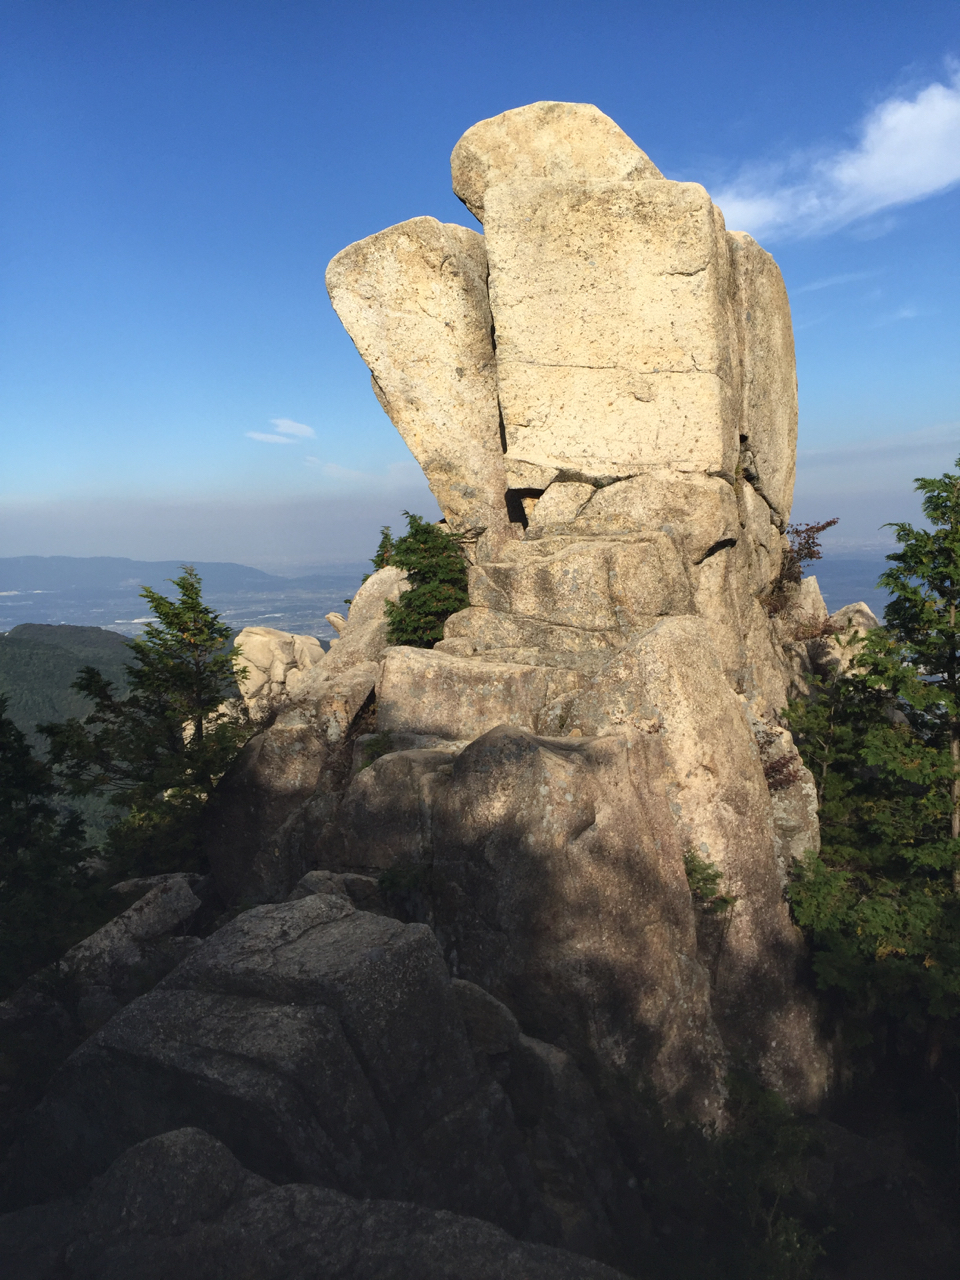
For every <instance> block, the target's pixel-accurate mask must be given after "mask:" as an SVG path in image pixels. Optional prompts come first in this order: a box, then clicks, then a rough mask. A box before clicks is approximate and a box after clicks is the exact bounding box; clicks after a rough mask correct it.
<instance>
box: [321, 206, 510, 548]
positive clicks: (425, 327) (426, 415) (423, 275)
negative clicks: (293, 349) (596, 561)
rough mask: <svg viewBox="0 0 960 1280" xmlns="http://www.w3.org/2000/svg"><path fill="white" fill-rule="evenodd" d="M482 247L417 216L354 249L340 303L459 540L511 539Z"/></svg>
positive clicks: (346, 259)
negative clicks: (479, 533)
mask: <svg viewBox="0 0 960 1280" xmlns="http://www.w3.org/2000/svg"><path fill="white" fill-rule="evenodd" d="M486 277H487V262H486V253H485V251H484V244H483V237H482V236H479V235H477V233H476V232H475V231H469V230H467V228H465V227H458V226H455V225H454V224H452V223H446V224H445V223H440V222H437V220H436V219H435V218H412V219H411V220H410V221H409V222H402V223H400V224H399V225H398V226H396V227H390V228H389V229H388V230H386V231H381V232H379V233H378V234H377V235H375V236H370V237H368V238H367V239H366V240H361V241H359V242H358V243H357V244H353V245H350V246H349V247H348V248H346V249H344V250H343V251H342V252H341V253H339V254H337V256H336V257H335V258H334V259H333V261H332V262H331V263H330V266H329V267H328V268H327V289H328V291H329V293H330V300H331V302H332V303H333V305H334V308H335V310H336V312H337V314H338V315H339V317H340V319H341V320H342V321H343V324H344V327H345V328H346V330H347V332H348V333H349V334H350V336H351V337H352V338H353V340H354V342H355V343H356V345H357V350H358V351H359V352H360V355H361V356H362V357H363V359H364V361H365V362H366V364H367V365H368V367H369V368H370V371H371V373H372V374H373V378H374V389H375V391H376V393H377V396H378V398H379V399H380V403H381V404H382V405H383V408H384V409H385V410H386V412H387V413H388V414H389V415H390V418H391V420H392V422H393V424H394V426H395V427H396V428H397V430H398V431H399V432H400V434H401V435H402V436H403V438H404V440H405V441H406V442H407V444H408V445H409V447H410V451H411V452H412V453H413V455H414V457H415V458H416V459H417V461H418V462H419V463H420V465H421V467H423V471H424V474H425V475H426V477H427V481H428V483H429V485H430V488H431V490H432V492H433V494H434V497H435V498H436V499H437V502H438V503H439V504H440V507H441V509H442V511H443V513H444V515H445V516H446V518H447V520H448V521H449V522H450V524H451V526H452V527H453V528H454V529H455V530H457V531H458V532H466V531H469V530H487V533H488V540H489V541H490V542H491V543H492V544H495V543H497V542H498V541H500V540H502V539H504V538H508V539H509V538H511V537H512V534H511V532H510V522H509V519H508V518H507V510H506V505H505V502H504V493H505V491H506V487H507V486H506V479H505V474H504V468H503V451H502V449H501V447H500V425H499V424H500V415H499V408H498V405H497V371H496V361H495V358H494V351H493V339H492V336H491V335H492V322H491V319H490V305H489V301H488V298H487V285H486Z"/></svg>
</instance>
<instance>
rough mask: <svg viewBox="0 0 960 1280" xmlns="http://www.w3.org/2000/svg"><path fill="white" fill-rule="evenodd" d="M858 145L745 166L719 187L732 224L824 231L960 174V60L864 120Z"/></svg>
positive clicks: (784, 231) (766, 233) (772, 231)
mask: <svg viewBox="0 0 960 1280" xmlns="http://www.w3.org/2000/svg"><path fill="white" fill-rule="evenodd" d="M858 134H859V140H858V142H857V144H856V146H854V147H851V148H848V149H846V150H840V151H835V152H833V153H832V154H828V155H825V156H824V155H820V156H819V157H811V156H810V155H809V154H807V155H798V156H792V157H790V159H789V160H788V161H787V162H785V163H784V164H782V165H776V166H767V167H765V168H763V169H760V168H753V169H748V170H745V171H744V172H743V173H742V174H741V175H740V177H739V178H737V179H736V181H734V182H732V183H731V184H730V185H729V186H728V187H727V188H726V189H724V190H722V191H718V192H716V194H715V197H714V198H715V200H716V203H717V204H718V205H719V206H720V208H721V209H722V210H723V212H724V216H725V218H726V222H727V226H728V227H731V228H742V229H744V230H746V231H749V232H750V233H751V234H752V235H755V236H759V237H764V238H766V239H775V238H777V237H781V238H787V237H797V236H807V235H822V234H825V233H827V232H830V231H836V230H837V229H838V228H840V227H843V226H846V225H847V224H849V223H851V222H856V221H857V220H858V219H862V218H868V217H870V216H871V215H873V214H877V213H879V212H881V211H882V210H884V209H891V208H894V207H896V206H897V205H904V204H911V203H913V202H914V201H916V200H923V199H925V198H926V197H927V196H931V195H935V194H937V193H938V192H940V191H945V190H946V189H947V188H948V187H951V186H953V185H954V184H955V183H957V182H960V68H958V67H956V66H952V67H951V76H950V78H949V80H948V81H947V83H940V82H939V81H935V82H934V83H932V84H928V85H926V86H925V87H924V88H923V89H920V90H919V91H918V92H917V93H916V94H915V95H914V97H912V98H904V97H898V96H893V97H890V98H887V99H886V100H885V101H883V102H881V103H880V104H879V105H878V106H876V107H874V109H873V110H872V111H870V112H869V113H868V114H867V116H866V117H865V118H864V119H863V120H862V121H861V123H860V125H859V128H858Z"/></svg>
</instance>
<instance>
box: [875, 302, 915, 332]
mask: <svg viewBox="0 0 960 1280" xmlns="http://www.w3.org/2000/svg"><path fill="white" fill-rule="evenodd" d="M920 314H921V312H920V310H919V309H918V308H917V307H898V309H897V310H896V311H891V312H890V314H889V315H885V316H878V317H877V319H876V320H874V322H873V324H872V325H871V326H870V327H871V328H872V329H879V328H881V327H882V326H883V325H887V324H896V323H897V321H898V320H916V318H917V316H918V315H920Z"/></svg>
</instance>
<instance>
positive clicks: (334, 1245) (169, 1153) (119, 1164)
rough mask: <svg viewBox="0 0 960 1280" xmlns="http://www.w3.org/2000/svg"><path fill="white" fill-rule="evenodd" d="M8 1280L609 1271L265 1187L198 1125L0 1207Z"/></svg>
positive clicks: (505, 1239)
mask: <svg viewBox="0 0 960 1280" xmlns="http://www.w3.org/2000/svg"><path fill="white" fill-rule="evenodd" d="M0 1264H2V1266H3V1273H4V1275H5V1276H6V1277H8V1280H81V1277H84V1278H85V1280H87V1278H89V1277H98V1278H100V1280H110V1278H113V1280H120V1278H121V1277H129V1276H137V1277H138V1280H169V1278H170V1277H172V1276H177V1277H179V1280H211V1277H220V1276H223V1277H227V1276H256V1277H257V1280H289V1277H290V1276H293V1275H311V1276H318V1277H319V1276H322V1277H324V1280H408V1277H410V1276H413V1275H416V1276H417V1277H418V1278H419V1280H449V1278H450V1277H451V1276H454V1275H456V1276H457V1277H460V1278H461V1280H617V1276H618V1275H619V1272H615V1271H612V1270H611V1269H610V1268H609V1267H605V1266H603V1265H602V1264H601V1263H598V1262H590V1261H588V1260H587V1259H585V1258H582V1257H574V1256H573V1255H571V1254H569V1253H565V1252H563V1251H562V1250H559V1249H552V1248H549V1247H547V1246H545V1245H538V1244H526V1243H520V1242H519V1241H517V1240H516V1239H514V1238H513V1237H511V1236H509V1235H508V1234H507V1233H506V1232H505V1231H502V1230H498V1229H497V1228H496V1227H494V1226H491V1225H490V1224H489V1223H487V1222H480V1221H478V1220H477V1219H476V1218H468V1217H463V1216H458V1215H456V1214H453V1213H447V1212H442V1211H432V1210H429V1209H423V1208H419V1207H417V1206H416V1205H413V1204H400V1203H396V1202H391V1201H385V1200H375V1199H369V1198H364V1199H362V1200H356V1199H352V1198H351V1197H349V1196H346V1195H343V1194H342V1193H341V1192H338V1191H334V1190H332V1189H330V1188H328V1187H323V1188H321V1187H315V1186H306V1185H297V1184H288V1185H286V1186H276V1185H274V1184H273V1183H271V1182H270V1181H269V1180H268V1179H266V1178H263V1177H260V1176H258V1175H257V1174H254V1173H251V1172H250V1171H249V1170H248V1169H245V1168H244V1167H243V1165H242V1164H241V1163H240V1162H239V1161H238V1160H237V1159H236V1157H235V1156H234V1155H233V1154H232V1153H231V1152H230V1150H229V1149H228V1148H227V1147H225V1146H224V1145H223V1144H222V1143H220V1142H218V1141H217V1140H216V1139H215V1138H213V1137H211V1136H210V1135H209V1134H207V1133H205V1132H204V1131H203V1130H201V1129H195V1128H180V1129H174V1130H171V1131H169V1132H165V1133H162V1134H160V1135H158V1136H157V1137H153V1138H148V1139H147V1140H146V1141H144V1142H141V1143H139V1144H138V1145H136V1146H134V1147H131V1148H130V1150H128V1151H126V1152H125V1153H124V1154H123V1155H122V1156H120V1157H119V1158H118V1159H117V1160H116V1161H115V1162H114V1163H113V1164H112V1165H111V1166H110V1168H109V1169H108V1170H107V1171H106V1172H105V1173H104V1174H103V1175H102V1176H101V1177H99V1178H97V1179H96V1180H95V1181H94V1182H92V1183H91V1184H90V1186H89V1187H87V1188H85V1189H84V1190H83V1191H82V1192H81V1193H80V1194H78V1195H77V1196H76V1197H74V1198H72V1199H68V1200H57V1201H54V1202H53V1203H51V1204H48V1205H44V1206H42V1207H38V1208H31V1209H26V1210H22V1211H21V1212H19V1213H13V1214H10V1215H8V1216H7V1217H5V1218H0Z"/></svg>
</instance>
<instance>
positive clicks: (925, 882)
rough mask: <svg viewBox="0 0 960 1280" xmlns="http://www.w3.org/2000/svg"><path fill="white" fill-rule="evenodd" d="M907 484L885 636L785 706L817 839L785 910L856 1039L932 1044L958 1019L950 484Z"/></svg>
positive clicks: (955, 500)
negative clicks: (916, 1039)
mask: <svg viewBox="0 0 960 1280" xmlns="http://www.w3.org/2000/svg"><path fill="white" fill-rule="evenodd" d="M958 466H960V462H958ZM916 486H917V488H918V489H919V490H920V491H921V492H922V493H924V494H925V495H926V496H925V498H924V502H923V509H924V514H925V515H926V516H927V518H928V520H929V521H930V524H931V528H930V529H929V530H926V529H915V528H913V527H912V526H911V525H909V524H896V525H894V526H893V528H894V529H895V531H896V537H897V542H898V543H899V546H900V549H899V550H898V551H896V552H894V553H892V554H891V555H890V556H888V557H887V559H888V560H889V561H890V563H891V567H890V568H889V569H888V570H887V571H886V572H885V573H884V574H883V575H882V577H881V579H880V583H881V585H882V586H885V587H886V588H887V589H888V590H889V591H891V592H892V593H893V595H892V599H891V601H890V603H889V604H888V606H887V608H886V611H885V614H884V617H885V623H886V625H885V626H884V627H882V628H878V629H877V630H876V631H874V632H871V633H870V635H869V636H868V637H867V639H866V640H865V641H864V642H863V643H862V644H861V643H858V642H857V641H856V638H855V637H853V638H850V639H848V640H847V641H845V642H844V643H846V644H847V646H848V649H847V652H848V655H849V656H850V657H851V658H852V665H851V667H850V669H849V671H848V672H847V674H846V675H844V674H843V673H842V672H841V671H840V669H839V668H838V669H837V670H836V671H835V672H834V674H833V676H832V677H830V678H829V679H826V680H820V681H815V682H814V689H813V694H812V697H811V698H810V699H801V700H798V701H797V702H794V703H791V705H790V708H789V711H788V719H789V722H790V726H791V728H792V730H793V732H794V735H795V737H796V739H797V744H798V746H799V749H800V752H801V755H802V756H803V759H804V763H805V764H806V765H807V767H808V768H809V769H810V770H811V771H812V773H813V776H814V780H815V782H816V785H817V791H818V797H819V808H820V827H821V839H822V847H821V850H820V853H819V854H818V855H814V854H809V855H808V856H807V858H806V860H805V862H804V864H803V865H802V866H801V867H799V868H798V869H797V875H796V878H795V880H794V883H793V885H792V887H791V891H790V898H791V903H792V907H793V911H794V914H795V917H796V919H797V921H798V923H800V924H801V925H802V926H803V927H804V928H805V929H806V930H807V932H808V935H809V936H810V939H811V942H812V944H813V952H814V956H813V959H814V968H815V971H816V974H817V978H818V981H819V983H820V985H821V987H822V988H823V989H825V990H828V991H832V992H833V993H834V994H835V995H836V996H837V997H838V998H839V1001H840V1005H841V1007H842V1008H843V1010H844V1013H845V1016H846V1018H847V1021H848V1026H851V1027H854V1028H855V1029H856V1033H857V1034H858V1035H859V1036H860V1037H861V1038H863V1039H869V1038H870V1036H871V1035H872V1034H874V1033H875V1032H876V1030H877V1028H878V1025H879V1024H880V1023H886V1025H887V1026H894V1027H896V1034H897V1035H898V1036H901V1037H902V1036H904V1035H907V1034H909V1033H911V1032H912V1033H915V1034H918V1035H920V1037H921V1039H924V1038H928V1037H929V1036H930V1035H931V1034H932V1033H933V1031H934V1030H936V1035H937V1036H940V1034H941V1032H942V1030H943V1027H944V1026H945V1025H946V1021H947V1020H949V1019H955V1018H956V1017H957V1016H958V1015H960V899H958V896H957V892H956V886H957V878H958V877H957V868H958V858H960V839H958V736H960V735H958V708H960V688H958V663H957V640H958V627H957V623H958V619H957V604H958V597H960V476H957V475H949V474H948V475H944V476H942V477H941V478H940V479H939V480H930V479H918V480H917V481H916Z"/></svg>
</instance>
